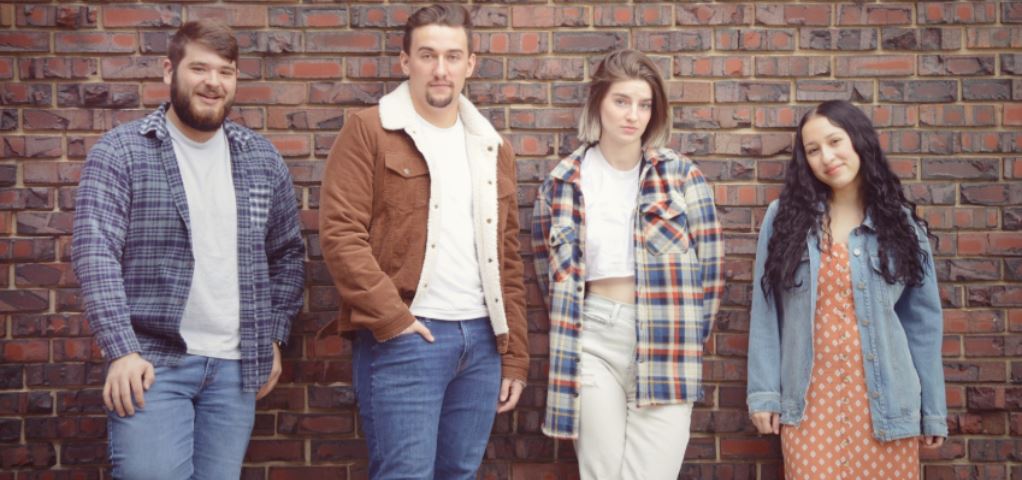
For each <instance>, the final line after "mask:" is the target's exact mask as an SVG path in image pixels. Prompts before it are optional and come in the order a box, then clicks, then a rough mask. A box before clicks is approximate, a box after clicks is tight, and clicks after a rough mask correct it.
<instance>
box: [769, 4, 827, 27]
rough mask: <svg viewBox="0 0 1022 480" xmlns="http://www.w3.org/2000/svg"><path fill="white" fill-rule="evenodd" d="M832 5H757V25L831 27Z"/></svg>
mask: <svg viewBox="0 0 1022 480" xmlns="http://www.w3.org/2000/svg"><path fill="white" fill-rule="evenodd" d="M830 15H831V7H830V5H773V4H768V5H756V23H757V24H760V25H768V26H775V27H781V26H785V25H798V26H803V25H807V26H820V27H825V26H827V25H830Z"/></svg>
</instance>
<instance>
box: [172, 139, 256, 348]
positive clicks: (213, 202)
mask: <svg viewBox="0 0 1022 480" xmlns="http://www.w3.org/2000/svg"><path fill="white" fill-rule="evenodd" d="M167 130H168V131H169V132H170V138H171V140H172V142H173V145H174V153H175V154H176V157H177V166H178V170H180V171H181V181H182V183H184V188H185V195H186V196H187V197H188V218H189V224H190V227H191V236H192V238H191V240H192V256H193V258H194V259H195V270H194V272H193V274H192V286H191V290H189V292H188V302H187V303H185V311H184V315H183V316H182V318H181V330H180V332H181V336H182V337H183V338H184V340H185V344H186V345H187V348H188V353H189V354H192V355H202V356H206V357H215V358H226V359H239V358H241V350H240V348H239V346H240V341H241V300H240V296H239V293H238V206H237V203H236V201H235V198H234V180H233V177H232V175H231V152H230V147H229V146H228V144H227V136H226V135H225V134H224V130H223V128H221V129H220V130H217V132H216V134H215V135H213V138H211V139H209V140H208V141H206V142H204V143H198V142H195V141H193V140H191V139H189V138H188V137H186V136H185V135H184V134H183V133H181V131H180V130H178V129H177V128H176V127H175V126H174V124H173V123H172V122H171V121H170V120H169V119H168V120H167Z"/></svg>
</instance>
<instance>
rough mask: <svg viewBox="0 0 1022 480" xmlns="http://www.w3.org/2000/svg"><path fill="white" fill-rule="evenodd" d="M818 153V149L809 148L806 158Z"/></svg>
mask: <svg viewBox="0 0 1022 480" xmlns="http://www.w3.org/2000/svg"><path fill="white" fill-rule="evenodd" d="M818 151H819V149H818V148H816V147H809V148H807V149H806V156H812V155H816V152H818Z"/></svg>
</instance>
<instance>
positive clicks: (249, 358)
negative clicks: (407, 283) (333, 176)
mask: <svg viewBox="0 0 1022 480" xmlns="http://www.w3.org/2000/svg"><path fill="white" fill-rule="evenodd" d="M163 80H164V82H165V83H167V84H169V85H170V99H171V101H170V103H165V104H163V105H161V106H160V107H159V108H158V109H156V111H154V112H152V113H151V114H149V115H148V116H146V117H145V118H142V119H140V120H137V121H134V122H131V123H129V124H126V125H122V126H120V127H117V128H116V129H114V130H112V131H110V132H109V133H107V134H106V135H104V136H103V138H102V139H101V140H100V141H99V142H98V143H97V144H96V146H95V147H93V148H92V150H91V151H90V152H89V155H88V158H87V159H86V162H85V168H84V170H83V172H82V179H81V182H80V185H79V188H78V192H77V196H76V203H75V221H74V239H73V246H72V250H73V252H72V257H73V262H74V268H75V273H76V274H77V275H78V278H79V280H80V281H81V287H82V297H83V299H84V303H85V311H86V316H87V318H88V321H89V327H90V329H91V330H92V333H93V334H94V335H95V337H96V340H97V343H98V344H99V346H100V348H101V350H102V352H103V355H104V357H105V358H106V359H107V361H108V362H109V364H108V370H107V376H106V383H105V385H104V386H103V401H104V403H105V404H106V407H107V408H108V409H109V411H110V413H109V416H108V431H109V437H110V438H109V440H110V447H109V452H110V461H111V463H112V464H113V476H114V477H115V478H126V479H136V478H145V479H162V478H168V479H170V478H173V479H179V478H192V479H207V478H208V479H224V478H238V477H239V476H240V474H241V463H242V459H243V458H244V455H245V450H246V448H247V446H248V441H249V436H250V435H251V433H252V426H253V424H254V421H255V403H256V400H257V399H258V398H261V397H262V396H264V395H266V394H267V393H269V392H270V390H272V389H273V387H274V385H276V383H277V378H278V377H279V375H280V371H281V367H280V345H281V344H283V343H284V342H286V341H287V338H288V332H289V330H290V328H291V319H292V317H293V316H294V315H295V313H297V311H298V310H299V308H300V307H301V305H302V288H303V287H302V283H303V281H302V277H303V266H302V261H303V259H304V256H305V251H304V247H303V243H302V237H301V232H300V229H299V225H298V216H297V215H298V214H297V202H296V200H295V194H294V189H293V187H292V183H291V177H290V175H289V174H288V170H287V167H286V166H285V164H284V162H283V160H282V159H281V157H280V154H279V153H278V152H277V150H276V149H275V148H274V147H273V145H271V144H270V142H269V141H267V140H266V139H265V138H263V137H262V136H260V135H258V134H256V133H254V132H252V131H251V130H249V129H247V128H245V127H242V126H240V125H238V124H236V123H233V122H231V121H230V120H227V115H228V113H229V112H230V110H231V105H232V104H233V102H234V94H235V92H236V90H237V82H238V44H237V41H236V40H235V38H234V34H233V32H231V30H230V29H229V28H228V27H226V26H224V25H222V24H220V23H217V22H213V21H206V20H199V21H192V22H188V23H186V24H184V25H182V26H181V28H180V29H179V30H178V31H177V32H176V33H175V34H174V36H173V38H172V39H171V41H170V45H169V48H168V58H166V59H164V61H163Z"/></svg>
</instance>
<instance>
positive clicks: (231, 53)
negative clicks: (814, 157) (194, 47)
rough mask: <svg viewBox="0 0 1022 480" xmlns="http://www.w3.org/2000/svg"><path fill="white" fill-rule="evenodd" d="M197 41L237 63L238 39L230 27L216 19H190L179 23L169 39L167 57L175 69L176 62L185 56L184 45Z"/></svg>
mask: <svg viewBox="0 0 1022 480" xmlns="http://www.w3.org/2000/svg"><path fill="white" fill-rule="evenodd" d="M192 42H194V43H197V44H199V45H202V46H204V47H206V48H208V49H210V50H213V51H214V52H216V53H217V54H218V55H220V56H221V57H223V58H225V59H227V60H230V61H232V62H234V63H238V40H237V39H235V38H234V31H232V30H231V27H228V26H227V25H226V24H224V23H221V22H219V21H217V20H209V19H200V20H192V21H190V22H187V23H185V24H184V25H181V28H179V29H177V32H175V33H174V36H173V37H171V39H170V45H169V46H168V47H167V57H168V58H170V64H171V65H173V67H174V68H175V69H176V68H177V64H178V63H180V62H181V59H182V58H184V56H185V46H186V45H188V44H189V43H192Z"/></svg>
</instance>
